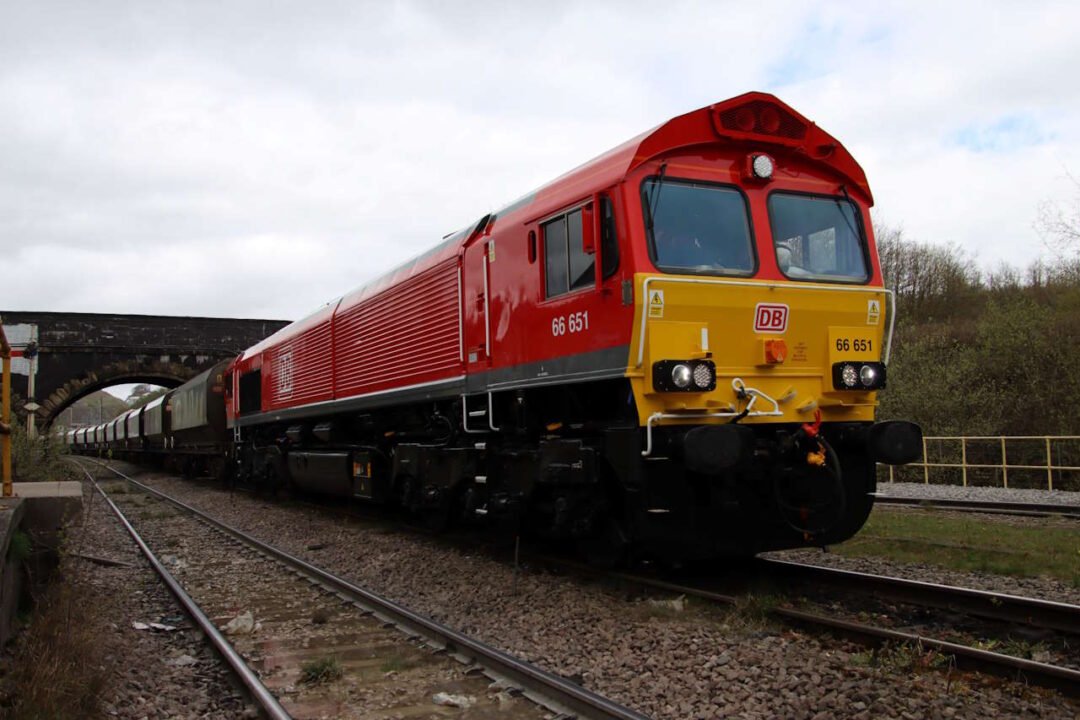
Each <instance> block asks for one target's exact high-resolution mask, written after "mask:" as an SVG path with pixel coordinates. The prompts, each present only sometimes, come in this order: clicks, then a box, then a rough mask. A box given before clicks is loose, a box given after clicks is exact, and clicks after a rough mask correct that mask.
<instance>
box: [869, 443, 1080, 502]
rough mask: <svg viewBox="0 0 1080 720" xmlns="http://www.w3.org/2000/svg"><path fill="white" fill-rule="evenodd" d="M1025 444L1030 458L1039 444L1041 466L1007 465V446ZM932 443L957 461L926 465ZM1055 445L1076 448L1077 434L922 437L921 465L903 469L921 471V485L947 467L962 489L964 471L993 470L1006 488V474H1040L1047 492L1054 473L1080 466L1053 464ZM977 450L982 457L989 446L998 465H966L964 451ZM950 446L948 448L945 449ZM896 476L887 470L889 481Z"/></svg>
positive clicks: (964, 479)
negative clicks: (936, 470)
mask: <svg viewBox="0 0 1080 720" xmlns="http://www.w3.org/2000/svg"><path fill="white" fill-rule="evenodd" d="M1021 442H1022V443H1026V444H1027V450H1028V452H1027V453H1025V454H1027V455H1031V454H1032V451H1031V446H1032V443H1039V444H1040V445H1041V449H1040V452H1042V453H1043V454H1044V457H1045V458H1046V462H1045V463H1041V464H1030V463H1027V462H1025V463H1010V462H1009V456H1008V445H1009V443H1013V444H1014V445H1013V447H1014V448H1015V444H1016V443H1021ZM935 443H939V444H941V445H944V446H946V447H944V448H939V449H941V450H946V449H951V450H952V451H953V453H956V451H957V450H958V451H959V460H960V462H930V461H929V460H928V458H929V453H928V449H929V448H930V447H931V446H932V445H933V444H935ZM1057 443H1073V444H1074V445H1076V446H1078V447H1080V435H988V436H984V435H971V436H940V437H924V438H923V454H922V461H921V462H914V463H910V464H909V465H907V467H915V468H922V471H923V472H922V475H923V482H924V483H926V484H929V483H930V471H931V469H934V468H951V469H953V470H956V469H959V470H960V479H961V483H962V484H963V485H964V486H965V487H966V486H967V484H968V472H969V471H970V470H994V471H1000V473H1001V482H1002V485H1003V486H1004V487H1009V471H1010V470H1012V471H1017V470H1023V471H1036V470H1037V471H1042V472H1045V473H1046V488H1047V490H1053V489H1054V473H1055V472H1057V473H1061V472H1076V473H1080V466H1077V465H1062V464H1055V462H1054V449H1055V444H1057ZM973 445H974V446H975V447H976V448H978V449H979V451H980V452H978V455H980V456H983V457H985V456H986V455H987V454H990V453H989V452H988V448H989V447H992V448H993V451H992V453H993V454H995V455H998V456H999V457H1000V460H1001V461H1000V462H968V454H969V453H968V451H969V450H970V449H972V446H973ZM949 446H951V447H949ZM895 477H896V468H894V467H892V466H890V467H889V482H894V481H895Z"/></svg>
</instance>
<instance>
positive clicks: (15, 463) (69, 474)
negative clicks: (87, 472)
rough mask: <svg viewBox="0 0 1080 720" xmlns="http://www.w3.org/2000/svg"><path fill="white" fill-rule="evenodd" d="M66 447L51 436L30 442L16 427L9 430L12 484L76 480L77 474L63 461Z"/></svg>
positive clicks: (72, 467) (23, 430)
mask: <svg viewBox="0 0 1080 720" xmlns="http://www.w3.org/2000/svg"><path fill="white" fill-rule="evenodd" d="M67 456H68V451H67V447H65V445H64V443H63V442H61V441H60V440H59V439H57V438H56V437H54V436H52V435H47V436H41V437H39V438H35V439H33V440H31V439H30V438H29V437H27V435H26V429H25V428H24V427H23V426H22V425H21V424H20V423H13V424H12V427H11V464H12V475H13V479H14V480H15V482H49V481H56V480H78V479H79V477H80V476H79V474H78V472H77V471H76V470H75V468H74V466H72V464H71V463H69V462H66V461H65V460H64V458H65V457H67Z"/></svg>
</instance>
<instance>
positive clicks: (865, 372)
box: [832, 361, 886, 392]
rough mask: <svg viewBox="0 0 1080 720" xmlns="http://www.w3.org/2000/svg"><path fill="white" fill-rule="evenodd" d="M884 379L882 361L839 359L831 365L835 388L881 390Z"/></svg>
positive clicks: (883, 385)
mask: <svg viewBox="0 0 1080 720" xmlns="http://www.w3.org/2000/svg"><path fill="white" fill-rule="evenodd" d="M885 381H886V372H885V365H884V363H880V362H876V361H875V362H858V361H855V362H851V361H841V362H838V363H833V366H832V384H833V388H834V389H836V390H859V391H864V392H865V391H867V390H881V389H883V388H884V387H885Z"/></svg>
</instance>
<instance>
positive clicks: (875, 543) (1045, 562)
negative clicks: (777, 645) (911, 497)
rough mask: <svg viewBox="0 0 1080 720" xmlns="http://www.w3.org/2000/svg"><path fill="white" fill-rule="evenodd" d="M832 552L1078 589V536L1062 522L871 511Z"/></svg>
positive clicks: (935, 512)
mask: <svg viewBox="0 0 1080 720" xmlns="http://www.w3.org/2000/svg"><path fill="white" fill-rule="evenodd" d="M832 550H833V552H835V553H837V554H838V555H845V556H848V557H885V558H888V559H890V560H896V561H898V562H904V563H926V564H929V565H937V566H939V567H944V568H948V569H950V570H958V571H966V572H982V573H993V574H998V575H1012V576H1017V577H1036V576H1046V577H1051V578H1054V579H1056V580H1060V581H1061V582H1063V583H1065V584H1067V585H1071V586H1072V587H1076V588H1080V532H1077V529H1076V526H1075V524H1072V523H1067V522H1055V521H1046V522H1045V523H1042V524H1039V525H1033V524H1018V523H1017V524H1013V523H1010V522H1009V521H1008V520H986V519H980V518H969V517H963V516H957V515H950V514H945V513H942V512H938V511H918V512H911V511H905V510H889V509H885V508H876V509H875V510H874V512H873V514H872V515H871V516H870V520H869V521H868V522H867V523H866V527H864V528H863V530H862V531H861V532H860V533H859V534H858V535H856V536H855V537H854V538H852V539H851V540H849V541H848V542H846V543H843V544H841V545H836V546H834V547H833V548H832Z"/></svg>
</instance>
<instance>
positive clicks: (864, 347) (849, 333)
mask: <svg viewBox="0 0 1080 720" xmlns="http://www.w3.org/2000/svg"><path fill="white" fill-rule="evenodd" d="M880 357H881V339H880V338H879V337H878V336H877V335H876V334H875V333H873V332H870V331H869V330H867V329H865V328H846V327H833V328H829V362H830V363H835V362H840V361H842V360H877V359H878V358H880Z"/></svg>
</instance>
